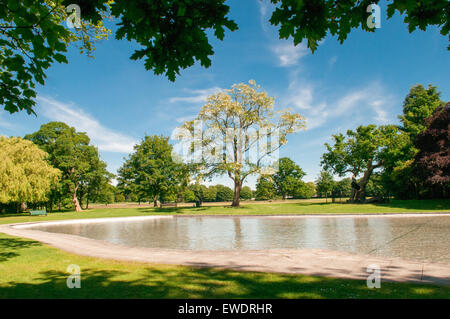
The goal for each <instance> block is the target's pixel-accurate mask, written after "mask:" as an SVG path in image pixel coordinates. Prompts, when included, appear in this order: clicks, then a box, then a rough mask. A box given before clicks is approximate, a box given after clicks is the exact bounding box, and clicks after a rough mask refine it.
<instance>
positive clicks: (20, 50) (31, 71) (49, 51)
mask: <svg viewBox="0 0 450 319" xmlns="http://www.w3.org/2000/svg"><path fill="white" fill-rule="evenodd" d="M61 2H62V1H53V0H14V1H6V2H5V1H2V3H1V4H0V48H1V49H0V105H3V106H4V109H5V110H6V111H8V112H10V113H14V112H17V111H20V110H26V111H27V112H28V114H31V113H34V110H33V106H34V105H35V104H36V102H35V101H34V98H35V97H36V91H35V87H36V83H39V84H42V85H43V84H44V80H45V78H46V75H45V72H46V70H47V69H48V68H49V67H50V66H51V65H52V63H53V62H54V61H57V62H59V63H67V59H66V56H65V52H66V51H67V47H68V45H69V44H71V43H80V50H81V52H87V54H88V55H91V54H92V52H93V50H94V44H95V42H97V41H98V40H100V39H103V38H106V37H107V36H108V34H109V30H107V29H106V28H105V27H104V26H103V22H102V20H101V19H99V20H98V21H96V22H95V23H92V22H89V21H82V22H80V24H79V25H78V27H77V28H76V29H68V28H66V27H65V26H64V25H62V23H63V21H64V20H66V18H67V17H68V14H67V12H66V7H65V6H64V5H62V4H61ZM69 2H70V3H73V2H71V1H69ZM105 13H106V8H103V9H101V8H99V11H98V14H99V16H100V17H104V16H105Z"/></svg>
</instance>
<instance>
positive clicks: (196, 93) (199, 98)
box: [169, 86, 222, 103]
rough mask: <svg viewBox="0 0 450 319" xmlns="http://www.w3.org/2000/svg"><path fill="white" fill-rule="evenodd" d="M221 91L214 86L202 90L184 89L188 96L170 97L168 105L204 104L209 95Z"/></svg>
mask: <svg viewBox="0 0 450 319" xmlns="http://www.w3.org/2000/svg"><path fill="white" fill-rule="evenodd" d="M221 90H222V89H221V88H219V87H217V86H215V87H212V88H209V89H204V90H190V89H186V90H185V91H186V92H187V93H188V94H190V95H189V96H182V97H172V98H170V99H169V103H179V102H183V103H204V102H206V98H207V97H208V96H210V95H211V94H214V93H217V92H219V91H221Z"/></svg>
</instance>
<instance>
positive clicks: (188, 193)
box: [183, 188, 195, 203]
mask: <svg viewBox="0 0 450 319" xmlns="http://www.w3.org/2000/svg"><path fill="white" fill-rule="evenodd" d="M183 201H184V202H185V203H191V202H195V194H194V192H193V191H192V190H191V189H189V188H186V189H185V190H184V193H183Z"/></svg>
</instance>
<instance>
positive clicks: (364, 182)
mask: <svg viewBox="0 0 450 319" xmlns="http://www.w3.org/2000/svg"><path fill="white" fill-rule="evenodd" d="M373 169H374V167H373V165H372V162H369V164H368V165H367V169H366V171H365V172H364V175H363V178H362V179H361V181H360V182H359V186H360V187H361V188H360V189H359V190H358V191H356V194H355V195H356V196H355V200H357V201H360V202H363V201H364V200H365V199H366V185H367V182H368V181H369V178H370V175H372V172H373Z"/></svg>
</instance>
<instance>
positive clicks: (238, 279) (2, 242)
mask: <svg viewBox="0 0 450 319" xmlns="http://www.w3.org/2000/svg"><path fill="white" fill-rule="evenodd" d="M0 251H1V253H2V258H1V259H0V274H1V276H0V298H258V299H259V298H449V297H450V287H438V286H432V285H417V284H406V283H387V282H382V284H381V288H380V289H368V288H367V287H366V282H365V281H361V280H348V279H335V278H326V277H314V276H304V275H291V274H289V275H287V274H286V275H284V274H273V273H260V272H237V271H231V270H220V269H215V268H195V267H185V266H165V265H155V264H142V263H132V262H119V261H112V260H105V259H99V258H91V257H83V256H77V255H74V254H70V253H66V252H63V251H60V250H58V249H56V248H52V247H49V246H46V245H43V244H40V243H38V242H36V241H32V240H28V239H21V238H17V237H11V236H8V235H4V234H0ZM71 264H76V265H78V266H79V267H80V268H81V289H69V288H67V286H66V280H67V277H68V276H69V275H70V274H69V273H67V272H66V269H67V267H68V266H69V265H71Z"/></svg>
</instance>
